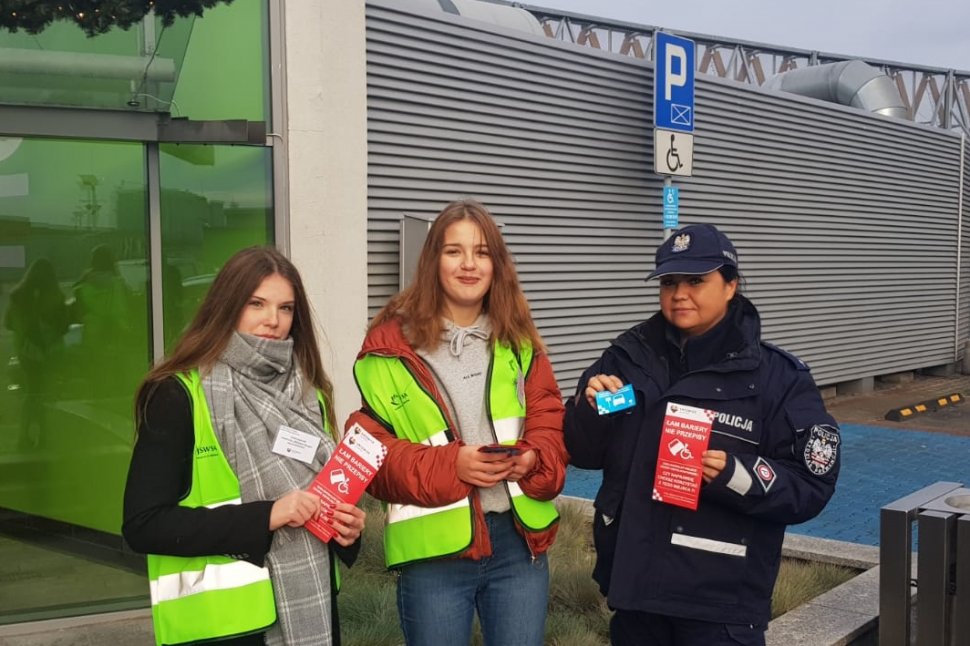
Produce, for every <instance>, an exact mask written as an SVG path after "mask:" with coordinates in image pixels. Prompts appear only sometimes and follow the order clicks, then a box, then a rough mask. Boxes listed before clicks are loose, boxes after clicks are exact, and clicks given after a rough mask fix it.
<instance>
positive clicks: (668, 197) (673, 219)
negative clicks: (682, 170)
mask: <svg viewBox="0 0 970 646" xmlns="http://www.w3.org/2000/svg"><path fill="white" fill-rule="evenodd" d="M679 222H680V189H679V188H677V187H676V186H664V229H676V228H677V226H678V225H679Z"/></svg>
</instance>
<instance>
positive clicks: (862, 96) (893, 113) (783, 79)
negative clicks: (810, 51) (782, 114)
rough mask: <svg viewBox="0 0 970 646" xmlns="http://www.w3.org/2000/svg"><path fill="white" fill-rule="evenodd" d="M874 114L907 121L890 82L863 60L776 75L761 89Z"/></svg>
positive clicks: (895, 90) (907, 111)
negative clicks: (778, 91) (819, 100)
mask: <svg viewBox="0 0 970 646" xmlns="http://www.w3.org/2000/svg"><path fill="white" fill-rule="evenodd" d="M762 87H765V88H768V89H771V90H782V91H784V92H791V93H792V94H800V95H802V96H808V97H812V98H814V99H821V100H822V101H829V102H832V103H839V104H841V105H849V106H852V107H853V108H858V109H860V110H866V111H867V112H875V113H876V114H881V115H885V116H887V117H894V118H896V119H909V118H910V116H909V110H908V109H907V108H906V106H905V104H903V100H902V98H901V97H900V96H899V91H898V90H897V89H896V86H895V85H894V84H893V82H892V79H890V78H889V77H888V76H886V75H885V74H884V73H882V72H881V71H879V70H878V69H876V68H874V67H872V66H871V65H868V64H867V63H864V62H862V61H858V60H855V61H842V62H840V63H827V64H825V65H812V66H810V67H803V68H801V69H795V70H789V71H787V72H782V73H781V74H776V75H774V76H772V77H771V78H769V79H768V80H767V81H765V84H764V85H763V86H762Z"/></svg>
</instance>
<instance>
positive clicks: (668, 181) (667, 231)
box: [664, 175, 676, 240]
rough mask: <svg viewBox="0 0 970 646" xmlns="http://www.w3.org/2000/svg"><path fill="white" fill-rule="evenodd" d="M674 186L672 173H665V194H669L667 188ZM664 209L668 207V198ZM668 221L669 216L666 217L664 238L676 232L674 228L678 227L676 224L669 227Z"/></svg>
mask: <svg viewBox="0 0 970 646" xmlns="http://www.w3.org/2000/svg"><path fill="white" fill-rule="evenodd" d="M673 186H674V178H673V177H671V176H670V175H664V195H667V190H668V189H670V188H673ZM664 209H665V210H666V209H667V204H666V200H665V203H664ZM675 217H676V216H675ZM668 223H669V222H668V218H667V217H664V240H666V239H667V238H669V237H670V234H672V233H673V232H674V229H675V228H676V226H674V227H668V226H667V224H668Z"/></svg>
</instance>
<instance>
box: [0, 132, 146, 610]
mask: <svg viewBox="0 0 970 646" xmlns="http://www.w3.org/2000/svg"><path fill="white" fill-rule="evenodd" d="M11 148H12V149H8V154H6V156H4V155H0V321H2V325H0V463H2V466H0V548H2V549H3V552H2V554H0V555H2V557H3V560H4V561H8V560H9V559H11V558H15V555H17V554H22V553H26V552H25V550H28V549H33V550H34V552H38V548H37V547H33V548H30V545H35V546H36V545H38V544H47V543H49V542H50V541H51V540H57V541H64V540H70V541H73V545H75V546H76V545H80V544H92V545H97V546H98V549H99V550H102V553H107V552H111V553H113V554H115V555H117V556H118V557H119V558H122V549H121V540H120V538H118V533H119V529H120V524H121V496H122V491H123V489H124V482H125V477H126V475H127V468H128V459H129V456H130V453H131V446H132V442H133V440H134V433H133V428H132V415H131V405H132V404H131V401H132V395H133V392H134V389H135V387H136V385H137V384H138V381H139V379H140V378H141V376H142V375H143V374H144V372H145V370H146V369H147V368H148V366H149V362H150V355H149V348H150V347H151V346H150V343H149V325H148V290H147V284H148V282H147V281H148V273H147V271H146V268H147V262H146V261H147V251H146V250H147V220H146V213H147V208H146V204H145V202H144V200H141V201H140V202H131V201H127V200H121V199H119V196H120V195H123V194H126V193H128V192H130V191H132V190H135V191H137V192H139V193H141V194H142V195H144V194H145V191H144V184H145V167H144V161H143V160H144V149H143V146H141V145H140V144H117V143H103V142H79V141H56V140H43V139H25V140H23V141H19V142H18V144H17V146H16V147H11ZM10 178H15V179H10ZM80 536H83V537H84V539H83V540H82V541H78V538H79V537H80ZM19 538H22V539H23V540H15V539H19ZM25 541H26V542H25ZM36 541H41V543H37V542H36ZM71 549H74V548H71ZM43 562H44V561H40V562H39V563H38V564H37V565H36V566H33V565H32V564H31V563H30V562H29V561H28V562H23V561H21V562H19V567H20V568H21V570H20V572H19V575H20V577H21V578H23V577H26V579H24V580H22V581H20V583H19V584H18V585H19V587H20V588H23V587H30V586H31V585H38V586H40V587H41V588H43V589H46V590H47V594H48V597H49V599H48V601H45V602H44V604H59V603H63V602H65V600H66V599H68V598H79V597H83V596H85V595H87V596H88V597H90V598H91V600H93V599H94V597H92V595H94V594H95V593H94V591H92V590H91V589H90V588H81V589H78V590H68V589H67V588H66V587H65V586H63V585H56V586H52V585H51V583H46V584H45V583H41V582H40V577H42V576H43V573H44V570H43V566H42V565H41V564H42V563H43ZM0 576H2V575H0ZM131 576H132V577H134V576H135V575H131ZM34 577H37V578H36V579H35V578H34ZM15 580H16V579H15ZM25 583H26V584H27V585H26V586H25V585H24V584H25ZM78 585H84V582H83V581H82V582H79V583H78ZM82 590H84V592H83V593H82ZM55 591H56V594H54V592H55ZM7 592H8V591H7V589H6V587H2V589H0V623H2V622H3V621H4V620H6V617H5V615H6V613H8V612H14V611H15V610H16V609H18V608H21V607H22V606H21V602H22V601H23V600H24V599H27V598H34V597H30V595H29V594H24V595H13V597H15V598H7V595H6V593H7ZM144 593H145V592H144V590H139V591H137V592H135V589H134V588H131V587H130V588H129V589H118V590H114V591H111V592H110V595H111V597H113V598H120V597H125V596H131V595H132V594H137V596H143V595H144ZM34 601H35V602H36V598H34Z"/></svg>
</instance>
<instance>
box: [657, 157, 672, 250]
mask: <svg viewBox="0 0 970 646" xmlns="http://www.w3.org/2000/svg"><path fill="white" fill-rule="evenodd" d="M654 145H655V146H656V145H657V144H656V142H654ZM673 185H674V178H672V177H671V176H670V175H664V187H665V188H669V187H671V186H673ZM673 232H674V230H673V229H664V240H666V239H667V238H669V237H670V235H671V234H672V233H673Z"/></svg>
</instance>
